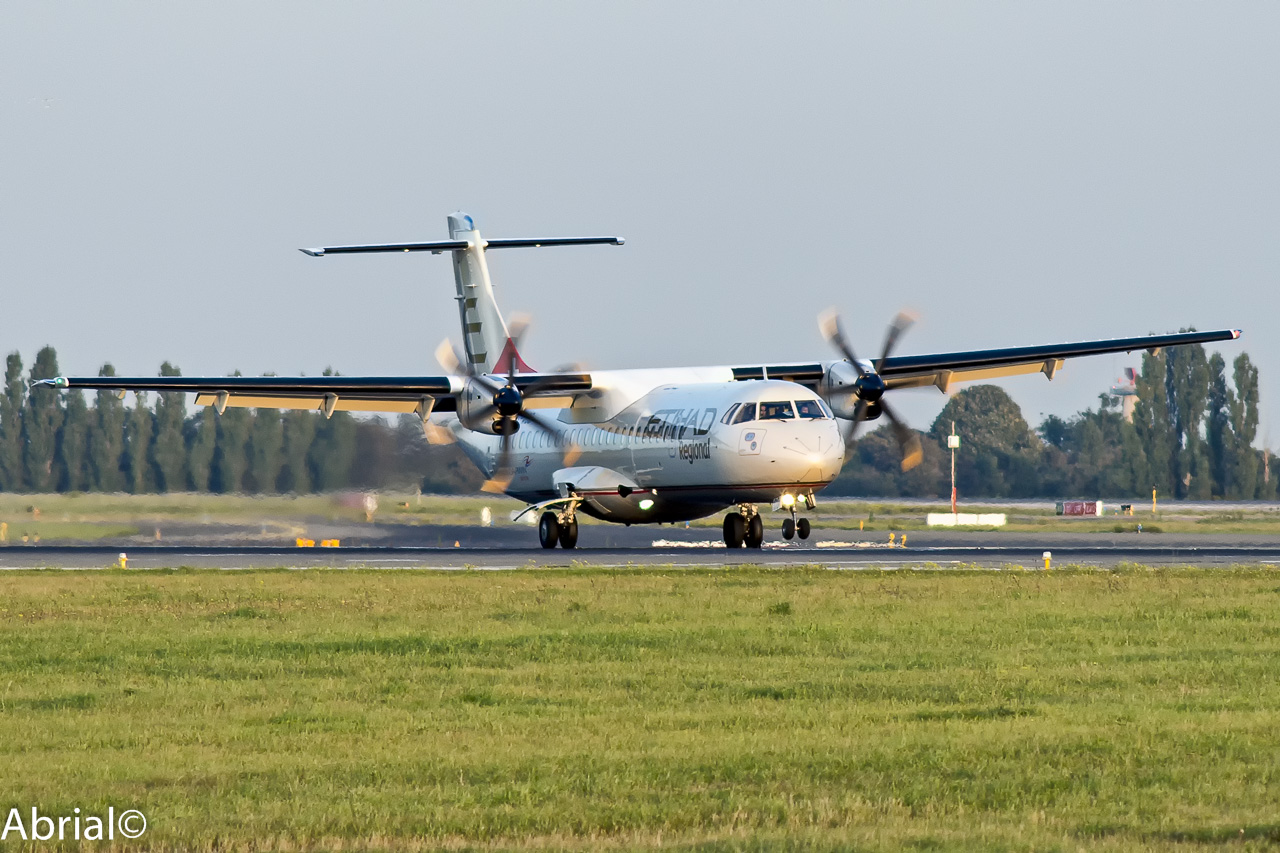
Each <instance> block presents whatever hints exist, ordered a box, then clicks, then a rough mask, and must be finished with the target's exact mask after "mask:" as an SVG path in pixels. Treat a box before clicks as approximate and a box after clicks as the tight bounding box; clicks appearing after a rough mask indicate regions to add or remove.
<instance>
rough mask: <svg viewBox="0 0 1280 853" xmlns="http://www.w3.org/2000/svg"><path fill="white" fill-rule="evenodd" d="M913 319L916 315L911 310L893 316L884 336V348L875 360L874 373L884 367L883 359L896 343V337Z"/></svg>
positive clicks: (913, 321) (897, 337)
mask: <svg viewBox="0 0 1280 853" xmlns="http://www.w3.org/2000/svg"><path fill="white" fill-rule="evenodd" d="M915 321H916V315H915V314H914V313H913V312H911V311H899V312H898V316H896V317H894V318H893V322H892V323H891V324H889V331H888V332H886V333H885V336H884V349H883V350H881V351H880V359H879V360H878V361H877V362H876V373H879V372H880V369H881V368H883V367H884V361H885V359H887V358H888V357H889V354H890V353H892V352H893V348H894V347H896V346H897V345H898V339H899V338H901V337H902V333H903V332H905V331H906V330H907V329H910V328H911V326H912V324H914V323H915Z"/></svg>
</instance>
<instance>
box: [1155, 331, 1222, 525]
mask: <svg viewBox="0 0 1280 853" xmlns="http://www.w3.org/2000/svg"><path fill="white" fill-rule="evenodd" d="M1182 331H1184V332H1194V331H1195V329H1183V330H1182ZM1165 368H1166V372H1165V387H1166V391H1167V394H1168V398H1169V416H1170V417H1169V420H1170V424H1171V426H1172V428H1173V432H1172V434H1171V440H1172V444H1173V448H1174V453H1173V472H1174V494H1175V495H1176V496H1177V497H1179V498H1186V497H1193V498H1197V499H1203V498H1207V497H1209V495H1210V492H1211V485H1212V478H1211V477H1210V476H1209V465H1208V459H1207V457H1206V454H1205V451H1204V439H1202V438H1201V437H1200V421H1201V419H1202V418H1203V417H1204V413H1205V403H1206V402H1207V400H1208V397H1209V362H1208V359H1207V358H1206V357H1205V352H1204V347H1203V346H1201V345H1199V344H1196V345H1194V346H1184V347H1174V348H1173V349H1171V350H1169V352H1168V355H1167V356H1166V358H1165Z"/></svg>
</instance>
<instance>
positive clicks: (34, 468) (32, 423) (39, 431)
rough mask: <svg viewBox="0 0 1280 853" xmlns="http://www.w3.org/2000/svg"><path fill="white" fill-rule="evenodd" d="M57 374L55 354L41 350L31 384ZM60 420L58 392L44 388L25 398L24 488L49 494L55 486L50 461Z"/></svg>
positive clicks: (46, 349)
mask: <svg viewBox="0 0 1280 853" xmlns="http://www.w3.org/2000/svg"><path fill="white" fill-rule="evenodd" d="M57 375H58V354H57V353H56V352H55V351H54V349H53V347H44V348H42V349H41V350H40V352H38V353H36V360H35V363H34V364H33V365H31V381H33V382H34V381H35V380H37V379H52V378H53V377H55V376H57ZM62 418H63V411H62V394H60V393H59V392H58V391H57V389H55V388H51V387H49V386H47V385H46V386H41V387H40V388H36V389H34V393H32V394H28V395H27V406H26V409H25V410H24V412H23V415H22V449H23V458H22V461H23V470H24V472H25V478H26V481H27V485H28V486H29V487H30V488H31V489H32V491H35V492H51V491H53V490H54V488H55V487H56V486H57V484H58V476H57V474H56V472H55V471H54V470H53V461H54V454H55V453H56V451H57V447H58V430H59V429H61V428H62Z"/></svg>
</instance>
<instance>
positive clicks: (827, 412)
mask: <svg viewBox="0 0 1280 853" xmlns="http://www.w3.org/2000/svg"><path fill="white" fill-rule="evenodd" d="M818 405H819V406H821V407H822V411H823V413H824V414H825V415H826V416H827V417H829V418H834V417H835V415H833V414H832V413H831V407H830V406H828V405H827V401H826V400H819V401H818Z"/></svg>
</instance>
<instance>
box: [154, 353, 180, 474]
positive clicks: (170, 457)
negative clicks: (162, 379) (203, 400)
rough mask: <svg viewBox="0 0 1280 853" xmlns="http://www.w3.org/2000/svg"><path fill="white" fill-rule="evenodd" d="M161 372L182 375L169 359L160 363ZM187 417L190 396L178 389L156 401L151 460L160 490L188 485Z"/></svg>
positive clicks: (167, 374)
mask: <svg viewBox="0 0 1280 853" xmlns="http://www.w3.org/2000/svg"><path fill="white" fill-rule="evenodd" d="M160 375H161V376H181V375H182V371H181V370H179V369H178V368H177V367H175V366H174V365H172V364H170V363H169V362H167V361H166V362H165V363H164V364H162V365H160ZM186 419H187V395H186V394H182V393H179V392H174V391H166V392H163V393H161V394H160V396H159V399H157V400H156V417H155V424H156V437H155V442H154V443H153V444H152V445H151V463H152V466H153V474H154V477H155V484H156V488H157V489H158V490H159V491H162V492H173V491H181V490H182V489H185V488H186V487H187V447H186V442H185V441H184V440H183V434H182V433H183V426H184V425H185V423H186Z"/></svg>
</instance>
